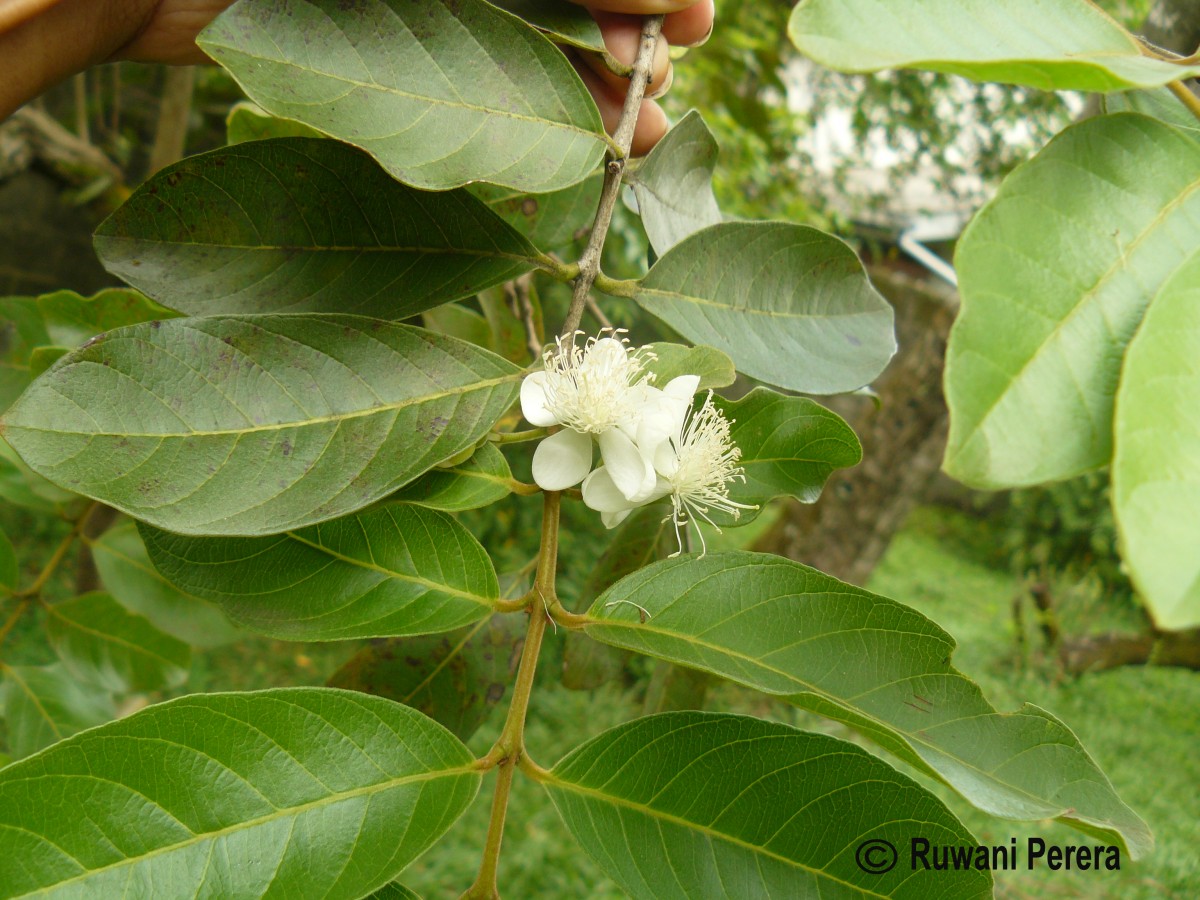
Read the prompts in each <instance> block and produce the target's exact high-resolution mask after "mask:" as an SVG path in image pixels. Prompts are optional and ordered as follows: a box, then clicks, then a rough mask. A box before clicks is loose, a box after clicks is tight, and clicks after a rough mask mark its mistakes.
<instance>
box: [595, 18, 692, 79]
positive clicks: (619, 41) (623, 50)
mask: <svg viewBox="0 0 1200 900" xmlns="http://www.w3.org/2000/svg"><path fill="white" fill-rule="evenodd" d="M592 15H593V16H595V18H596V22H597V23H598V24H599V25H600V32H601V34H603V35H604V46H605V47H606V48H607V49H608V52H609V53H611V54H612V55H613V56H614V57H615V58H616V59H617V61H618V62H621V63H624V64H625V65H627V66H632V65H633V63H634V60H636V59H637V53H638V47H639V45H640V44H641V42H642V20H641V19H639V18H638V17H636V16H619V15H614V14H612V13H604V12H593V13H592ZM581 55H582V57H583V61H584V62H586V63H587V64H588V67H589V68H590V69H591V70H592V71H593V72H595V73H596V74H597V75H598V76H599V77H600V79H601V80H602V81H604V83H605V84H607V85H608V86H609V87H611V88H613V89H614V90H617V91H620V92H621V93H622V94H624V93H625V90H626V89H627V88H628V87H629V81H628V79H625V78H622V77H621V76H619V75H616V74H614V73H613V72H611V71H609V69H608V67H607V66H606V65H605V64H604V60H602V59H601V58H600V57H599V56H596V55H594V54H591V53H585V54H581ZM670 69H671V54H670V50H669V48H668V47H667V41H666V39H665V38H663V37H659V39H658V42H657V43H656V44H655V46H654V64H653V66H652V67H651V69H650V73H651V74H650V84H649V85H648V86H647V88H646V93H648V94H652V95H653V94H655V93H656V92H657V91H658V90H659V89H660V88H661V87H662V86H663V85H664V84H665V82H666V80H667V73H668V72H669V71H670Z"/></svg>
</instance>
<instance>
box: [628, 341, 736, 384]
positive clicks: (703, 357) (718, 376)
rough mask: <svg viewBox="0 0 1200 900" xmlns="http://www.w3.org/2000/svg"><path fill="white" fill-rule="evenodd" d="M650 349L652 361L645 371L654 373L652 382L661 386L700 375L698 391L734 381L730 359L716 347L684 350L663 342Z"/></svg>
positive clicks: (734, 374) (681, 347)
mask: <svg viewBox="0 0 1200 900" xmlns="http://www.w3.org/2000/svg"><path fill="white" fill-rule="evenodd" d="M649 347H650V350H651V351H652V352H653V353H654V356H655V359H654V361H653V362H651V363H650V364H649V365H648V366H646V370H647V371H649V372H653V373H654V377H655V381H654V383H655V384H656V385H658V386H660V387H661V386H663V385H665V384H666V383H667V382H668V381H670V380H671V379H672V378H676V377H678V376H679V375H699V376H700V385H699V387H698V388H697V390H701V391H710V390H713V389H714V388H723V387H729V385H731V384H733V382H734V381H735V380H736V379H737V372H735V371H734V369H733V360H731V359H730V358H729V357H728V356H727V355H725V354H724V353H722V352H721V351H720V350H718V349H717V348H716V347H686V346H684V345H683V344H668V343H665V342H659V343H654V344H650V345H649Z"/></svg>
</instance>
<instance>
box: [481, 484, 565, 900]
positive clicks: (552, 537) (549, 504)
mask: <svg viewBox="0 0 1200 900" xmlns="http://www.w3.org/2000/svg"><path fill="white" fill-rule="evenodd" d="M559 500H560V498H559V495H558V493H557V492H556V491H547V492H546V494H545V500H544V502H543V506H542V544H541V551H540V552H539V553H538V562H537V576H536V578H535V579H534V582H533V590H532V591H530V604H529V630H528V631H527V632H526V633H525V647H524V648H523V649H522V651H521V668H520V669H519V670H518V672H517V682H516V684H515V685H514V686H513V697H512V702H511V703H510V704H509V706H508V718H506V719H505V720H504V730H503V731H501V732H500V737H498V738H496V743H495V745H493V747H492V749H491V751H490V752H489V753H488V755H487V756H485V757H484V758H483V759H481V760H480V761H479V766H480V768H487V767H490V766H498V769H497V772H496V793H495V795H494V796H493V798H492V814H491V819H490V820H489V822H488V833H487V842H486V843H485V844H484V848H483V859H482V861H481V862H480V864H479V875H478V876H477V877H476V879H475V883H474V884H473V885H471V887H470V888H468V889H467V892H466V893H465V894H463V900H492V898H494V897H499V896H500V892H499V890H498V888H497V884H496V875H497V873H498V871H499V868H500V844H501V842H502V841H503V839H504V820H505V818H506V817H507V814H508V796H509V792H510V791H511V790H512V782H513V775H514V774H515V772H516V768H517V764H518V763H519V762H520V760H521V757H523V756H524V755H525V716H526V714H527V713H528V711H529V697H530V695H531V694H532V693H533V676H534V673H535V672H536V671H537V661H538V655H539V654H540V653H541V649H542V637H543V636H544V635H545V634H546V623H547V622H548V621H549V616H548V615H547V608H548V606H549V603H550V601H551V599H556V594H555V587H554V577H555V572H556V570H557V568H558V511H559Z"/></svg>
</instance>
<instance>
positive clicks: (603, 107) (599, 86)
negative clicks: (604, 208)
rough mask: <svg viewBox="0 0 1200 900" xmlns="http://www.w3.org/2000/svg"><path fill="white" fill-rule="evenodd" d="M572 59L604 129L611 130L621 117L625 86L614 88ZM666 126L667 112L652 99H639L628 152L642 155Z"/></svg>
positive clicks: (664, 130)
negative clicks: (593, 99) (638, 107)
mask: <svg viewBox="0 0 1200 900" xmlns="http://www.w3.org/2000/svg"><path fill="white" fill-rule="evenodd" d="M572 62H574V64H575V70H576V71H577V72H579V77H580V78H582V79H583V83H584V84H585V85H586V86H587V89H588V90H589V91H591V92H592V96H593V97H594V98H595V99H596V106H597V108H598V109H599V110H600V118H601V120H602V121H603V122H604V130H605V131H607V132H608V133H609V134H612V133H614V132H615V131H616V130H617V123H618V122H619V121H620V120H621V110H622V108H623V107H624V106H625V90H624V89H621V90H619V91H614V90H613V89H612V88H610V87H609V86H608V85H607V84H606V83H605V82H604V81H602V80H601V79H600V78H599V77H598V76H597V75H596V74H595V73H594V72H593V71H592V70H591V69H590V68H588V67H587V66H586V65H584V64H583V63H582V62H579V61H577V60H572ZM667 126H668V123H667V114H666V113H664V112H663V111H662V107H660V106H659V105H658V104H657V103H655V102H654V101H653V100H644V101H642V108H641V109H640V110H639V111H638V120H637V126H636V127H635V128H634V131H633V144H632V145H631V147H630V150H629V152H630V154H631V155H633V156H645V155H646V154H647V153H649V152H650V151H651V150H652V149H654V145H655V144H657V143H658V142H659V141H660V140H662V136H663V135H664V134H666V133H667Z"/></svg>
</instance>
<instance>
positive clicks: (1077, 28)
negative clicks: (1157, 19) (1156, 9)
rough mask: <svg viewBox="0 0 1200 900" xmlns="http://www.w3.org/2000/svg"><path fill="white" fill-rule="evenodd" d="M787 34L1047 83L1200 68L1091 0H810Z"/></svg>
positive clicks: (1154, 79)
mask: <svg viewBox="0 0 1200 900" xmlns="http://www.w3.org/2000/svg"><path fill="white" fill-rule="evenodd" d="M788 35H789V36H790V37H791V39H792V43H794V44H795V45H796V46H797V47H798V48H799V49H800V51H801V52H802V53H804V54H806V55H808V56H811V57H812V58H813V59H814V60H816V61H817V62H818V63H820V64H821V65H823V66H828V67H830V68H831V69H838V70H840V71H843V72H878V71H879V70H881V69H899V68H909V69H927V70H929V71H933V72H951V73H953V74H955V75H963V76H965V77H966V78H972V79H974V80H976V81H1001V82H1007V83H1009V84H1025V85H1029V86H1030V87H1035V88H1038V89H1040V90H1044V91H1066V90H1075V91H1123V90H1127V89H1128V88H1136V87H1154V86H1157V85H1162V84H1166V83H1167V82H1168V81H1175V80H1176V79H1180V78H1187V77H1190V76H1192V75H1196V74H1200V66H1181V65H1177V64H1176V63H1172V62H1167V61H1165V60H1160V59H1154V58H1152V57H1149V56H1146V55H1144V53H1143V51H1142V47H1141V45H1140V44H1139V43H1138V41H1137V39H1136V38H1135V37H1134V36H1133V35H1132V34H1130V33H1129V32H1128V31H1126V30H1125V29H1124V28H1122V27H1121V26H1120V25H1118V24H1117V22H1116V21H1114V20H1113V19H1112V18H1110V17H1109V16H1108V15H1107V14H1106V13H1105V12H1103V11H1102V10H1101V9H1100V7H1099V6H1097V5H1096V4H1094V3H1090V2H1088V0H1057V2H1055V3H1045V2H1042V0H1010V2H1007V3H995V2H991V0H913V2H910V3H905V4H903V5H902V6H899V5H895V4H889V3H886V2H881V0H804V2H802V3H800V5H799V6H797V7H796V9H795V11H794V12H793V13H792V18H791V21H790V22H789V23H788Z"/></svg>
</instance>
